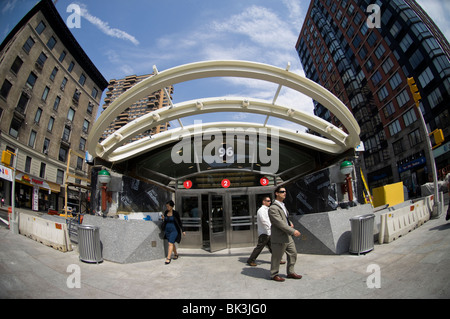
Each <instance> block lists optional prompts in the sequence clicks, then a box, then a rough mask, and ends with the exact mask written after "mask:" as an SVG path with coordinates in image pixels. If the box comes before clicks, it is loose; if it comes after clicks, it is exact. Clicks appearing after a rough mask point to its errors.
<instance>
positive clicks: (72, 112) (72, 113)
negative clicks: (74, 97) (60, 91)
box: [67, 108, 75, 122]
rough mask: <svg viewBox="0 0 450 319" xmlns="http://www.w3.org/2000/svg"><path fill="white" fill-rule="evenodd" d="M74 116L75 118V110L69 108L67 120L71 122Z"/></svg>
mask: <svg viewBox="0 0 450 319" xmlns="http://www.w3.org/2000/svg"><path fill="white" fill-rule="evenodd" d="M74 116H75V110H74V109H73V108H70V109H69V112H67V119H68V120H69V121H71V122H72V121H73V118H74Z"/></svg>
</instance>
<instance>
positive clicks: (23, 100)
mask: <svg viewBox="0 0 450 319" xmlns="http://www.w3.org/2000/svg"><path fill="white" fill-rule="evenodd" d="M29 100H30V98H29V97H28V95H26V94H25V93H23V92H22V95H21V96H20V99H19V102H18V103H17V106H16V110H17V111H19V112H20V113H22V114H25V110H26V108H27V105H28V101H29Z"/></svg>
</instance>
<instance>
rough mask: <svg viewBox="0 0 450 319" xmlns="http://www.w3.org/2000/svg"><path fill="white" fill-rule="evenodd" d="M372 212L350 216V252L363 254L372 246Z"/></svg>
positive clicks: (373, 216)
mask: <svg viewBox="0 0 450 319" xmlns="http://www.w3.org/2000/svg"><path fill="white" fill-rule="evenodd" d="M374 221H375V215H374V214H367V215H358V216H354V217H352V218H350V224H351V229H352V236H351V242H350V249H349V251H350V253H352V254H358V255H359V254H364V253H368V252H369V251H372V250H373V248H374V239H373V236H374V234H373V226H374Z"/></svg>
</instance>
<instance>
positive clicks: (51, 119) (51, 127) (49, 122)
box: [47, 116, 55, 132]
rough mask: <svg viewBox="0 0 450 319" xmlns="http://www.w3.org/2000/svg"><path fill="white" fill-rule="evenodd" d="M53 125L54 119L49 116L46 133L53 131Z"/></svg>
mask: <svg viewBox="0 0 450 319" xmlns="http://www.w3.org/2000/svg"><path fill="white" fill-rule="evenodd" d="M53 124H55V118H54V117H52V116H51V117H50V119H49V120H48V125H47V131H49V132H51V131H53Z"/></svg>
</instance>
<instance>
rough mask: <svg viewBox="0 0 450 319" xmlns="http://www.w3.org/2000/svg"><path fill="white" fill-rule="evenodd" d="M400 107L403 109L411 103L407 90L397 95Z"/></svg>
mask: <svg viewBox="0 0 450 319" xmlns="http://www.w3.org/2000/svg"><path fill="white" fill-rule="evenodd" d="M396 99H397V103H398V107H403V106H404V105H405V104H406V103H407V102H408V101H409V94H408V92H407V91H406V90H403V91H402V92H401V93H400V94H399V95H397V98H396Z"/></svg>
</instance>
